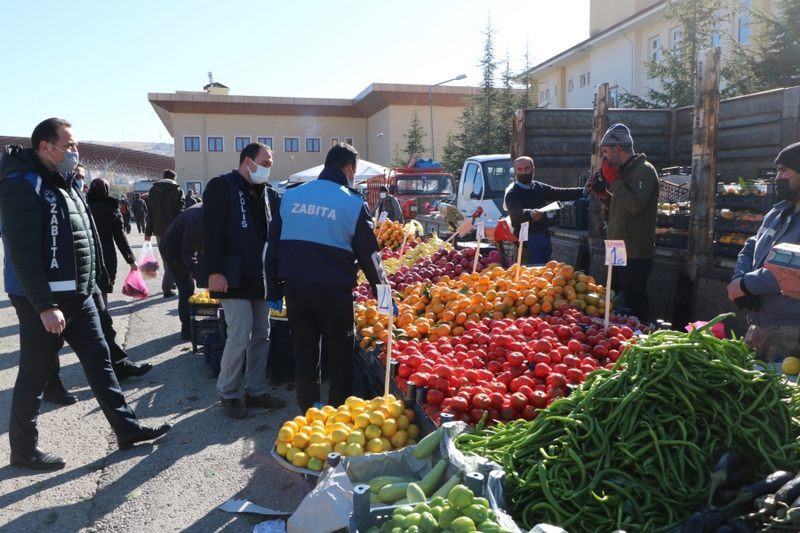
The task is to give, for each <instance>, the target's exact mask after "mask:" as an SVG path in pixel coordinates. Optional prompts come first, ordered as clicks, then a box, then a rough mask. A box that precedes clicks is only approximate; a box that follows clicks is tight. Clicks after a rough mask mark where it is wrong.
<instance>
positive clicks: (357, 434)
mask: <svg viewBox="0 0 800 533" xmlns="http://www.w3.org/2000/svg"><path fill="white" fill-rule="evenodd" d="M353 442H357V443H358V444H360V445H361V446H364V444H366V442H367V439H366V438H365V437H364V432H363V431H361V430H360V429H357V430H355V431H353V432H352V433H350V435H348V436H347V443H348V444H350V443H353Z"/></svg>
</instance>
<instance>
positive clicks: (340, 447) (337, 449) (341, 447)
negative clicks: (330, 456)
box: [333, 441, 347, 455]
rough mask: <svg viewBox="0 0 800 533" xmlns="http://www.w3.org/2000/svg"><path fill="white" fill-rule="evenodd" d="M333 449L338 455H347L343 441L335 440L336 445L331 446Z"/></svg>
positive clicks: (345, 444)
mask: <svg viewBox="0 0 800 533" xmlns="http://www.w3.org/2000/svg"><path fill="white" fill-rule="evenodd" d="M333 451H335V452H336V453H338V454H339V455H347V454H346V453H345V452H346V451H347V443H346V442H345V441H342V442H337V443H336V445H335V446H334V447H333Z"/></svg>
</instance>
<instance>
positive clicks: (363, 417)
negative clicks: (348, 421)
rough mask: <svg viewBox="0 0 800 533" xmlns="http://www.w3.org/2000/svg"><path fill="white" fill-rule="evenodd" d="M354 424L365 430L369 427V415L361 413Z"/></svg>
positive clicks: (354, 420)
mask: <svg viewBox="0 0 800 533" xmlns="http://www.w3.org/2000/svg"><path fill="white" fill-rule="evenodd" d="M353 424H355V426H356V427H357V428H360V429H364V428H365V427H367V426H368V425H369V414H367V413H361V414H360V415H358V416H356V417H355V419H353Z"/></svg>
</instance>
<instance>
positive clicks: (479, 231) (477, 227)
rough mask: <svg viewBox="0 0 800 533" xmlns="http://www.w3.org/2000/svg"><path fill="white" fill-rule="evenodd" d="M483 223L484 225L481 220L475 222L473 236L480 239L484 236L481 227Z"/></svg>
mask: <svg viewBox="0 0 800 533" xmlns="http://www.w3.org/2000/svg"><path fill="white" fill-rule="evenodd" d="M483 225H484V223H483V222H478V223H477V224H475V237H476V238H477V239H478V240H481V241H482V240H483V239H485V238H486V233H485V231H484V229H483Z"/></svg>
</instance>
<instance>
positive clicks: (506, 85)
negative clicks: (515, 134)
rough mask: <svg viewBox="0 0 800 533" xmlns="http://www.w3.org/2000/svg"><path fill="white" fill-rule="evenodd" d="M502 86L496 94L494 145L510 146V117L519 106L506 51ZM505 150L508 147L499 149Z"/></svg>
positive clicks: (499, 146)
mask: <svg viewBox="0 0 800 533" xmlns="http://www.w3.org/2000/svg"><path fill="white" fill-rule="evenodd" d="M501 79H502V83H503V88H502V89H501V90H500V91H499V94H498V96H497V116H496V119H495V122H496V125H495V127H496V128H497V133H496V134H495V139H496V141H495V146H497V147H498V148H502V147H510V146H511V131H512V128H511V117H512V116H513V115H514V111H516V110H517V109H519V108H520V98H519V97H518V96H517V95H516V94H515V93H514V86H513V81H514V76H513V75H512V74H511V62H510V61H509V58H508V52H506V68H505V70H504V71H503V74H502V78H501ZM500 151H501V152H507V151H508V148H505V149H504V150H500Z"/></svg>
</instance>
